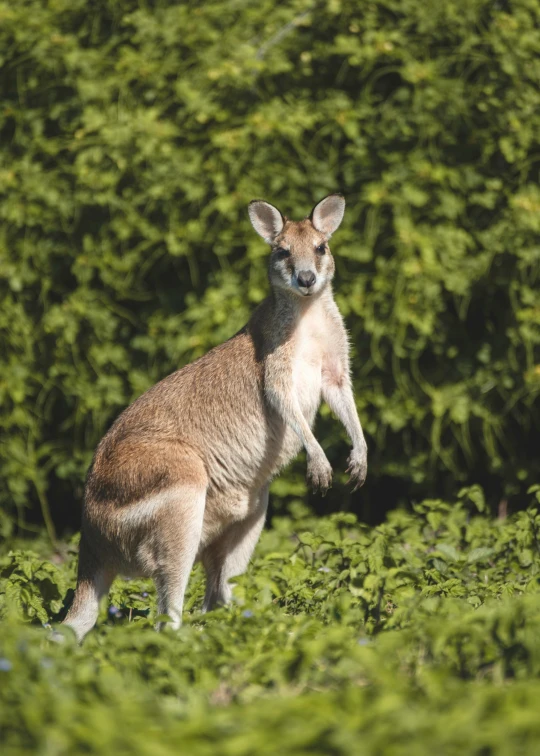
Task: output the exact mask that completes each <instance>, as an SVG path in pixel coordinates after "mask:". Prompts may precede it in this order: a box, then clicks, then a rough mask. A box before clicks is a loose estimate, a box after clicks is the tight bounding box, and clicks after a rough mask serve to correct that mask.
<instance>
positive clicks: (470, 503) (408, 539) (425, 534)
mask: <svg viewBox="0 0 540 756" xmlns="http://www.w3.org/2000/svg"><path fill="white" fill-rule="evenodd" d="M539 501H540V494H539V493H538V492H536V502H535V503H534V505H533V506H531V507H530V508H529V509H528V510H527V511H523V512H520V513H518V514H517V515H514V516H513V517H512V518H508V519H506V520H493V519H491V518H489V517H488V516H487V515H486V513H485V512H483V513H482V512H479V511H478V508H480V509H481V510H483V509H484V502H483V499H482V492H481V491H480V490H479V489H472V490H471V489H466V490H464V491H462V492H461V495H460V498H459V499H458V501H457V502H454V503H452V504H448V503H445V502H442V501H440V500H434V501H424V502H422V503H421V504H418V505H417V506H416V509H415V511H414V512H405V511H404V510H395V511H393V512H391V513H390V514H389V516H388V518H387V520H386V521H385V522H383V523H382V524H381V525H379V526H378V527H376V528H369V527H366V526H365V525H361V524H359V523H358V522H357V521H356V518H355V517H354V515H352V514H350V513H340V514H334V515H331V516H329V517H322V518H315V517H313V516H312V515H310V514H308V515H306V514H305V512H306V511H307V510H306V508H305V507H303V508H302V507H297V508H296V509H297V511H296V513H295V516H294V517H292V518H291V517H281V518H276V519H275V520H274V522H273V528H272V529H271V530H268V531H265V532H264V533H263V536H262V539H261V542H260V544H259V546H258V548H257V551H256V555H255V558H254V560H253V564H252V565H251V566H250V568H249V570H248V572H247V573H246V575H244V576H243V577H242V578H240V579H238V581H236V580H235V582H238V585H237V587H236V589H235V592H234V593H235V600H234V602H233V605H232V606H231V608H230V609H219V610H217V611H214V612H211V613H209V614H206V615H202V614H200V612H199V609H200V607H201V605H202V594H203V588H204V586H203V578H202V572H201V571H200V569H199V568H197V569H196V570H195V574H194V575H193V576H192V581H191V583H190V587H189V593H188V598H187V607H188V611H187V612H186V614H185V617H184V619H185V624H184V626H183V627H182V628H181V630H180V631H178V632H176V633H174V632H170V631H169V632H168V631H165V632H163V633H160V634H158V633H156V632H155V631H154V630H153V626H152V623H153V621H154V619H155V615H156V605H155V594H154V590H153V587H152V586H151V584H150V582H149V581H142V580H131V581H121V580H118V581H116V582H115V583H114V585H113V589H112V591H111V596H110V601H111V602H112V606H109V607H107V609H105V607H104V608H103V609H104V611H103V613H102V616H101V620H100V622H99V624H98V627H97V628H96V629H95V630H93V631H92V632H91V633H90V634H89V635H88V636H87V638H86V640H85V642H84V645H83V646H82V647H78V646H77V645H76V643H75V639H74V637H73V635H72V633H71V631H69V630H66V629H64V630H58V629H56V630H54V631H53V630H52V628H51V627H50V626H49V625H47V624H46V627H45V628H42V627H41V626H40V622H42V621H44V620H45V621H46V620H51V619H54V618H57V617H58V610H59V607H58V603H57V595H58V594H63V592H64V591H65V588H66V586H67V585H68V584H70V585H72V584H73V577H74V564H75V556H74V553H73V552H72V551H70V550H69V549H67V550H66V553H67V557H66V559H65V560H64V561H58V560H57V562H56V564H55V565H52V564H49V565H47V563H46V560H44V558H43V554H40V553H37V552H36V551H29V550H28V548H26V549H25V548H21V549H19V550H18V551H17V552H12V553H11V554H5V555H4V556H2V557H0V619H1V622H0V740H1V742H2V754H4V753H5V754H8V756H11V755H12V754H20V753H25V752H31V753H38V754H48V755H54V756H61V755H63V754H73V753H83V752H84V753H89V754H100V756H101V754H104V753H107V754H108V753H114V752H119V753H122V754H148V755H149V756H150V754H152V755H153V754H163V755H164V756H165V755H168V754H173V753H175V754H176V753H179V752H180V753H189V754H194V756H199V754H200V755H206V754H208V755H209V756H210V754H215V753H220V754H230V756H244V755H245V756H248V754H249V756H251V755H252V754H272V756H273V754H275V753H284V754H303V753H317V754H328V753H332V754H334V753H335V754H340V756H349V754H350V756H353V755H354V754H359V753H362V754H374V755H375V754H381V753H384V754H396V756H398V755H399V756H401V754H403V755H405V754H410V753H414V754H424V753H425V754H433V753H436V754H454V753H455V754H492V755H493V756H495V754H504V755H505V756H506V755H508V756H513V754H516V753H519V754H531V756H532V755H533V754H535V753H536V752H537V750H538V738H539V737H540V725H539V722H538V713H537V710H538V696H539V694H540V681H539V675H540V552H539V550H538V541H539V539H540V514H539V512H538V502H539ZM32 548H33V549H35V548H37V547H36V545H35V544H32ZM40 548H42V547H40ZM105 612H106V614H105ZM60 641H63V642H60Z"/></svg>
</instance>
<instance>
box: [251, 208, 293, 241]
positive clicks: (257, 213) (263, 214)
mask: <svg viewBox="0 0 540 756" xmlns="http://www.w3.org/2000/svg"><path fill="white" fill-rule="evenodd" d="M248 212H249V219H250V221H251V225H252V226H253V228H254V229H255V231H256V232H257V233H258V234H259V236H262V238H263V239H264V240H265V242H268V244H272V242H273V241H274V239H275V238H276V236H277V235H278V234H279V233H281V231H282V230H283V226H284V224H285V218H284V217H283V216H282V214H281V213H280V212H279V210H278V209H277V207H274V206H273V205H271V204H270V203H269V202H265V201H264V200H252V201H251V202H250V203H249V207H248Z"/></svg>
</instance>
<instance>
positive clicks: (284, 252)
mask: <svg viewBox="0 0 540 756" xmlns="http://www.w3.org/2000/svg"><path fill="white" fill-rule="evenodd" d="M275 254H276V257H277V258H278V260H285V258H286V257H290V256H291V253H290V251H289V250H288V249H284V248H283V247H278V248H277V249H276V253H275Z"/></svg>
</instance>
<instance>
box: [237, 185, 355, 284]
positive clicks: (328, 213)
mask: <svg viewBox="0 0 540 756" xmlns="http://www.w3.org/2000/svg"><path fill="white" fill-rule="evenodd" d="M344 212H345V200H344V199H343V197H342V196H341V194H330V195H329V196H328V197H325V198H324V199H323V200H321V201H320V202H319V203H318V204H316V205H315V207H314V208H313V210H312V211H311V215H310V216H309V217H308V218H304V220H301V221H291V220H288V219H287V218H285V217H284V216H283V215H282V214H281V213H280V212H279V210H278V209H277V208H276V207H274V206H273V205H271V204H270V203H269V202H265V201H264V200H253V201H252V202H250V203H249V217H250V219H251V223H252V225H253V228H254V229H255V231H256V232H257V233H258V234H259V235H260V236H262V238H263V239H264V240H265V241H266V242H268V244H270V246H271V247H272V252H271V256H270V265H269V277H270V283H271V284H272V286H274V287H276V288H279V289H285V290H287V291H290V292H292V293H293V294H295V295H297V296H299V297H311V296H314V295H317V294H320V292H321V291H322V290H323V289H324V288H325V287H326V286H327V285H328V284H329V283H330V281H331V280H332V278H333V277H334V269H335V265H334V259H333V257H332V254H331V252H330V248H329V246H328V240H329V239H330V237H331V236H332V234H333V233H334V231H335V230H336V229H337V228H338V226H339V224H340V223H341V220H342V218H343V213H344Z"/></svg>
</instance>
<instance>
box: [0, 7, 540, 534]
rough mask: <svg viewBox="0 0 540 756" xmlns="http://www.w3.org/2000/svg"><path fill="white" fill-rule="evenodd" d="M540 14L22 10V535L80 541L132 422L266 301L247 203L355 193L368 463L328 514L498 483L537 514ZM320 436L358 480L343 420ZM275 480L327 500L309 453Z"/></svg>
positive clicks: (18, 372) (14, 193)
mask: <svg viewBox="0 0 540 756" xmlns="http://www.w3.org/2000/svg"><path fill="white" fill-rule="evenodd" d="M539 16H540V9H539V4H538V2H537V1H536V0H515V2H508V3H507V2H495V3H493V2H491V0H490V1H489V2H488V0H451V1H450V0H446V1H445V2H440V0H423V2H419V0H375V1H374V2H365V3H358V2H353V1H352V0H317V1H315V2H308V1H307V0H287V2H284V3H280V4H275V3H271V2H269V1H268V0H260V1H259V2H257V3H250V2H247V0H231V1H229V2H226V3H225V2H222V0H219V1H213V2H212V1H210V2H206V3H205V4H203V5H202V4H199V3H195V2H186V3H182V4H177V3H173V2H170V1H167V0H162V1H161V2H160V1H156V2H135V0H114V2H113V0H98V1H97V2H94V3H92V4H91V5H89V4H88V3H87V2H83V0H69V2H68V1H67V0H51V1H50V2H47V3H44V2H40V1H39V0H26V1H25V0H20V2H18V3H17V4H13V3H7V2H0V65H1V68H0V81H1V84H0V86H1V91H2V104H1V107H0V196H1V202H0V218H1V225H0V292H1V298H2V299H1V301H2V306H1V308H0V362H1V373H0V375H1V377H0V397H1V407H0V428H1V433H2V439H1V441H2V451H1V458H0V476H1V485H0V503H1V505H2V510H3V512H4V514H3V516H2V517H3V519H1V520H0V528H2V529H3V531H4V533H7V532H8V530H9V528H10V523H11V519H10V517H11V515H12V514H14V513H17V518H18V522H19V524H23V522H24V521H26V522H31V521H32V520H34V521H36V520H37V519H38V518H39V517H43V516H45V517H46V518H47V517H48V514H47V513H48V512H49V510H50V511H51V512H52V518H53V519H54V520H55V522H56V525H57V527H66V526H67V527H75V526H76V525H77V524H78V517H79V504H80V499H81V494H82V485H83V479H84V475H85V471H86V468H87V466H88V464H89V461H90V458H91V454H92V450H93V448H94V446H95V444H96V443H97V441H98V440H99V438H100V436H101V435H102V434H103V432H104V431H105V430H106V428H107V427H108V425H109V424H110V423H111V422H112V420H113V419H114V417H115V416H116V415H117V414H118V413H119V412H120V411H121V410H122V409H123V407H124V406H125V405H126V404H127V403H128V402H130V401H131V400H132V399H133V398H135V397H136V396H137V395H139V394H140V393H141V392H142V391H143V390H144V389H146V388H147V387H148V386H150V385H151V384H152V383H154V382H155V381H157V380H159V379H160V378H161V377H163V376H165V375H166V374H167V373H169V372H171V371H172V370H174V369H176V368H177V367H179V366H181V365H183V364H185V363H187V362H189V361H191V360H193V359H194V358H196V357H198V356H199V355H201V354H203V353H204V352H205V351H207V350H208V349H209V348H210V347H212V346H213V345H215V344H217V343H219V342H221V341H223V340H224V339H226V338H228V337H229V336H231V335H232V334H233V333H234V332H235V331H236V330H237V329H238V328H240V327H241V326H242V325H243V323H244V322H245V321H246V319H247V318H248V317H249V313H250V312H251V310H252V309H253V308H254V307H255V306H256V305H257V303H258V302H260V301H261V299H262V298H263V297H264V296H265V294H266V292H267V284H266V270H265V268H266V262H265V257H266V254H267V251H266V249H265V247H264V245H263V244H262V243H261V241H260V240H259V239H258V238H257V237H256V236H255V234H254V233H253V232H252V231H251V229H250V227H249V223H248V220H247V215H246V211H245V207H246V204H247V202H248V201H249V200H250V199H252V198H253V197H258V196H262V197H264V198H266V199H268V200H269V201H271V202H274V203H275V204H277V205H278V206H279V207H280V208H281V209H282V210H283V212H285V213H286V214H288V215H290V216H292V217H296V218H297V217H301V216H303V215H304V214H305V213H306V212H307V211H308V210H309V208H310V207H311V206H312V205H313V204H314V202H315V201H316V200H318V199H319V198H320V197H321V196H323V195H324V194H326V193H328V192H332V191H335V190H336V189H340V190H341V191H343V192H344V194H345V195H346V197H347V201H348V211H347V214H346V218H345V222H344V225H343V228H342V229H341V230H340V231H339V233H338V234H337V235H336V237H335V239H334V242H333V249H334V252H335V256H336V262H337V277H336V288H337V292H338V294H337V299H338V302H339V305H340V307H341V310H342V312H343V314H344V315H345V317H346V319H347V324H348V327H349V328H350V330H351V336H352V342H353V351H354V376H355V386H356V392H357V397H358V408H359V411H360V415H361V418H362V420H363V423H364V426H365V430H366V433H367V436H368V441H369V443H370V451H371V455H370V474H369V479H368V483H367V484H366V487H365V488H364V489H363V490H362V491H360V492H359V493H357V494H355V495H354V496H353V495H349V494H348V493H346V491H345V489H344V488H343V487H342V486H339V485H336V486H335V488H334V491H333V493H332V494H331V495H330V496H329V498H328V499H327V500H326V502H325V503H324V504H322V503H321V502H320V500H319V499H313V502H312V503H313V505H314V506H316V507H319V508H322V507H323V506H324V508H325V509H332V508H334V509H336V508H345V509H354V510H355V511H357V512H358V513H359V514H360V515H361V516H362V517H364V518H368V519H372V520H373V519H376V518H378V517H380V516H381V514H382V513H383V512H384V510H385V509H386V508H389V507H392V506H395V505H396V504H397V503H398V502H399V501H401V500H403V499H404V498H411V497H413V498H414V497H420V496H430V495H433V494H434V493H435V492H437V494H440V495H446V494H447V493H448V492H453V491H455V490H456V486H461V485H462V484H463V483H468V482H472V481H480V482H481V483H482V484H483V485H484V487H485V488H486V491H487V494H488V499H489V500H490V501H491V502H492V504H493V505H496V503H497V502H498V501H499V500H500V499H501V498H505V497H509V496H510V497H515V505H516V506H517V505H518V504H519V496H520V494H521V493H522V491H523V490H524V489H525V488H526V487H527V486H528V485H530V483H531V482H533V481H534V479H535V476H536V478H538V473H539V471H540V461H539V455H538V439H539V426H540V419H539V412H538V403H537V402H538V393H539V389H540V349H539V343H540V306H539V303H538V295H537V290H536V287H537V285H538V275H539V273H538V272H539V265H538V263H539V260H540V243H539V232H540V189H539V188H538V170H539V161H540V153H539V152H538V144H539V142H540V88H539V84H540V59H539V58H538V55H537V50H538V49H540V25H539ZM318 435H319V437H320V438H321V439H323V442H324V443H323V445H324V447H325V449H326V451H327V453H328V456H329V458H330V461H331V462H332V463H333V465H334V467H335V468H336V469H337V470H339V469H342V468H343V467H344V460H345V458H346V441H345V438H344V436H343V434H342V433H341V431H340V429H339V428H338V427H337V425H336V423H335V422H334V421H333V420H331V418H330V417H329V414H328V412H325V411H324V410H323V416H322V419H321V420H320V424H319V428H318ZM336 478H337V481H338V483H339V481H343V479H344V476H343V475H341V474H339V473H338V474H336ZM273 491H274V497H273V501H274V506H277V507H280V506H281V505H282V503H283V502H284V501H289V500H290V499H291V498H304V497H305V495H306V491H305V485H304V482H303V464H302V462H301V461H298V462H297V463H295V464H294V465H293V467H292V468H291V470H290V471H289V472H288V473H287V474H285V475H283V476H282V477H281V478H280V479H279V480H278V481H277V482H276V483H275V484H274V488H273ZM6 513H7V515H6ZM49 529H50V530H51V529H52V524H51V523H49Z"/></svg>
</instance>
